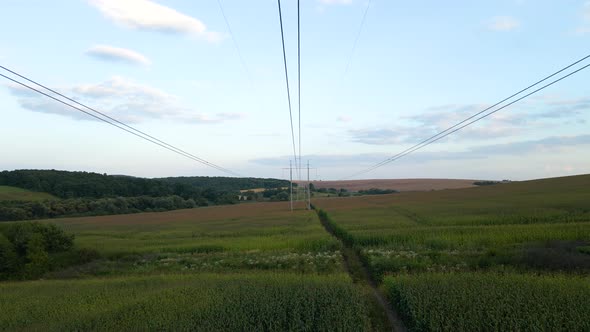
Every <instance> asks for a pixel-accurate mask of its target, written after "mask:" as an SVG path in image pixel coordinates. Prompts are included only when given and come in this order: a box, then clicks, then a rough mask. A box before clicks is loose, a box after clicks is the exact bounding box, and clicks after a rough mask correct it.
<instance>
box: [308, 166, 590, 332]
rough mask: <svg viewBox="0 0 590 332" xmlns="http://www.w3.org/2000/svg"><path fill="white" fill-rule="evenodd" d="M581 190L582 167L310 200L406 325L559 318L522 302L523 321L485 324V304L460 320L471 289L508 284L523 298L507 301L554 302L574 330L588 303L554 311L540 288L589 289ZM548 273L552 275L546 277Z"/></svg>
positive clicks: (588, 179)
mask: <svg viewBox="0 0 590 332" xmlns="http://www.w3.org/2000/svg"><path fill="white" fill-rule="evenodd" d="M588 188H590V176H588V175H583V176H574V177H566V178H556V179H546V180H538V181H527V182H516V183H510V184H499V185H494V186H486V187H479V188H469V189H459V190H444V191H435V192H425V193H402V194H395V195H383V196H373V197H357V198H346V199H318V200H316V203H315V204H316V205H317V206H318V207H319V208H322V209H324V210H325V211H327V213H328V215H329V219H330V223H331V225H332V228H334V229H335V231H336V233H337V234H338V235H339V237H341V238H342V239H343V240H344V241H345V242H346V243H347V244H348V245H349V246H351V247H352V248H354V249H355V250H356V251H357V252H358V253H359V254H360V256H361V259H362V260H363V261H364V262H365V263H366V265H367V267H368V269H369V271H370V273H371V275H372V276H373V277H374V278H375V279H376V280H377V281H384V287H385V289H386V292H387V293H388V294H389V295H390V300H391V301H392V302H393V303H396V304H397V305H398V307H399V308H398V309H399V311H400V312H404V313H406V314H405V317H406V319H407V322H406V323H407V324H408V325H409V326H411V327H413V329H414V330H419V331H422V330H448V331H452V330H453V329H452V328H451V327H452V326H456V327H460V326H463V325H461V324H463V323H465V324H471V325H464V326H465V327H464V328H458V330H488V329H491V330H497V329H501V330H506V329H507V330H512V329H517V330H518V329H521V330H522V329H524V330H527V328H525V326H529V327H530V329H533V330H534V329H535V326H553V327H555V326H557V325H551V324H560V323H559V322H561V321H562V320H556V318H555V317H553V316H551V315H549V314H548V315H545V314H544V311H542V312H538V317H537V316H535V315H534V313H535V312H536V310H537V309H531V310H532V311H531V312H529V313H527V314H526V315H529V316H530V317H529V316H526V315H525V313H522V315H524V316H523V317H522V319H523V322H521V323H522V324H524V325H504V326H503V328H498V327H494V326H495V325H486V324H488V323H489V324H492V323H491V322H492V321H494V320H501V319H502V317H504V316H502V315H504V314H503V312H502V311H491V312H488V313H486V314H487V315H489V317H488V316H485V317H484V318H482V317H483V316H482V317H480V318H481V319H480V318H474V319H475V323H474V321H469V322H467V321H466V319H467V318H466V316H465V315H464V314H463V313H462V311H461V309H459V308H460V306H461V305H465V304H469V303H476V302H477V301H478V300H479V299H483V298H480V296H481V297H485V296H490V297H492V298H493V297H494V296H495V297H502V296H506V297H510V296H512V295H511V292H512V291H514V289H520V290H521V293H520V295H519V296H521V297H522V298H521V299H517V300H514V302H510V301H508V302H507V303H510V304H511V305H513V306H515V307H517V306H521V305H523V306H526V305H527V303H528V302H527V301H529V302H531V303H535V306H534V308H540V307H547V308H556V309H555V310H557V312H556V313H555V314H563V315H564V317H570V316H571V319H574V321H573V322H570V324H574V325H564V326H575V327H578V330H580V329H579V327H581V326H584V325H583V324H582V323H583V322H582V321H581V319H585V320H586V321H587V320H589V319H590V313H589V312H588V311H587V310H586V311H585V310H582V311H579V310H578V308H577V307H579V306H582V305H584V306H586V307H590V300H588V297H585V298H584V297H577V298H576V299H575V300H572V301H574V302H572V305H576V306H577V307H576V308H562V309H557V308H558V307H557V306H556V305H555V303H558V301H559V299H556V298H555V297H554V296H553V293H551V292H549V291H548V292H542V291H541V289H542V288H543V286H542V285H545V284H547V287H548V288H553V289H554V290H555V292H558V293H559V292H560V291H561V290H563V292H566V291H576V290H579V291H580V292H582V293H584V294H586V293H587V291H588V288H587V287H586V288H583V287H582V285H583V284H585V283H587V282H588V280H587V279H584V280H579V279H578V276H579V275H585V274H587V273H588V272H590V254H588V252H590V251H588V249H587V248H588V245H589V244H590V189H588ZM440 273H442V274H440ZM555 273H557V274H559V278H558V279H559V282H555V283H552V282H551V281H547V280H549V279H547V276H551V275H553V274H555ZM507 274H508V275H510V277H507V276H506V275H507ZM469 276H470V277H469ZM521 276H522V277H521ZM429 278H430V279H429ZM511 278H512V279H511ZM518 278H520V279H518ZM513 279H518V280H519V281H518V283H515V285H516V286H514V287H513V288H506V287H504V286H505V285H507V284H508V283H510V280H513ZM470 280H471V281H473V283H475V282H476V281H477V280H482V282H483V281H485V282H488V283H489V284H490V285H491V286H490V287H492V288H493V286H492V285H497V287H498V288H497V289H496V290H492V289H490V290H489V292H490V294H487V295H486V292H487V290H485V289H483V288H482V289H481V290H478V288H477V287H476V286H474V288H473V289H471V290H470V289H469V287H463V285H464V284H465V285H466V286H469V282H470ZM529 284H530V285H531V286H530V287H528V286H527V285H529ZM534 285H536V286H534ZM521 286H522V287H521ZM494 287H495V286H494ZM535 287H536V288H535ZM535 289H536V290H535ZM414 291H416V292H418V293H419V295H416V294H418V293H414ZM447 291H448V292H454V293H446V292H447ZM447 294H448V295H447ZM564 294H565V293H564ZM408 301H410V302H411V303H408ZM575 301H578V302H575ZM490 302H493V301H492V300H490ZM448 308H451V309H448ZM453 308H457V309H456V310H455V309H453ZM482 310H483V309H482ZM514 315H516V317H519V316H520V315H521V313H519V312H518V311H516V313H515V314H514ZM568 315H570V316H568ZM576 315H581V316H576ZM525 316H526V317H525ZM478 317H479V316H478ZM552 317H553V318H552ZM443 318H444V319H443ZM527 319H528V320H529V321H526V320H527ZM535 320H536V321H535ZM533 322H536V323H534V324H533ZM537 323H538V324H540V325H535V324H537ZM440 324H443V325H444V326H443V325H440ZM474 324H475V325H474ZM477 324H479V325H477ZM580 324H582V325H580ZM586 328H587V326H586ZM547 329H549V330H550V329H552V328H547ZM541 330H543V329H541ZM582 330H583V329H582Z"/></svg>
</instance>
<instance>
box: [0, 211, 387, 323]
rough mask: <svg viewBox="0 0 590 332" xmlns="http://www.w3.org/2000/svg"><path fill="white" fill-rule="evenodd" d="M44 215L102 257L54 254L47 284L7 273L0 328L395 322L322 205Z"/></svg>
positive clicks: (1, 287)
mask: <svg viewBox="0 0 590 332" xmlns="http://www.w3.org/2000/svg"><path fill="white" fill-rule="evenodd" d="M42 222H47V223H54V224H57V225H59V226H60V227H61V228H63V229H65V230H66V231H67V232H68V233H72V234H74V235H75V240H74V243H75V246H76V247H77V248H85V249H86V250H87V251H88V252H89V255H93V259H92V260H91V261H90V262H88V263H85V264H81V265H75V266H69V267H60V266H59V264H57V263H55V264H53V262H52V264H53V265H54V266H55V268H54V269H53V271H51V272H48V273H46V274H45V275H44V276H43V279H45V280H42V281H24V282H23V281H21V282H14V281H12V282H0V312H3V313H4V314H3V315H1V316H2V317H1V318H0V326H7V327H8V329H10V330H21V329H27V330H28V329H38V328H41V327H43V329H49V330H56V331H57V330H60V331H62V330H113V329H124V330H145V329H168V330H202V331H211V330H215V331H235V330H244V329H252V330H272V331H303V330H308V331H311V330H331V329H337V330H342V331H359V330H376V331H377V330H382V329H383V326H385V325H386V324H387V323H386V322H385V321H384V318H383V316H382V314H381V313H379V312H377V308H376V306H375V303H374V299H373V297H372V295H371V294H370V291H369V290H367V288H366V287H364V286H362V285H358V284H355V283H353V281H352V279H351V278H350V277H349V276H348V274H346V271H345V269H344V264H343V260H342V254H341V249H342V248H341V244H340V242H339V241H338V240H337V239H335V238H333V237H332V236H330V234H328V233H327V232H326V231H325V230H324V229H323V227H322V226H321V224H320V222H319V220H318V219H317V216H316V214H315V213H314V212H312V211H304V210H299V211H295V212H290V211H289V210H288V206H287V205H286V204H284V203H260V204H246V205H234V206H223V207H222V206H219V207H209V208H198V209H190V210H177V211H169V212H163V213H142V214H133V215H119V216H104V217H84V218H66V219H52V220H47V221H42ZM10 224H11V223H4V224H0V230H1V229H3V228H6V227H9V226H10ZM59 258H60V257H59V256H56V258H55V259H56V262H57V259H59ZM49 322H51V323H49ZM0 329H2V328H0Z"/></svg>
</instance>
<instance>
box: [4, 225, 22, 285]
mask: <svg viewBox="0 0 590 332" xmlns="http://www.w3.org/2000/svg"><path fill="white" fill-rule="evenodd" d="M17 265H18V257H17V255H16V251H15V250H14V245H12V243H11V242H10V241H8V239H7V238H6V236H4V234H2V233H0V279H5V278H6V277H8V275H10V273H12V272H13V271H14V270H15V269H16V266H17Z"/></svg>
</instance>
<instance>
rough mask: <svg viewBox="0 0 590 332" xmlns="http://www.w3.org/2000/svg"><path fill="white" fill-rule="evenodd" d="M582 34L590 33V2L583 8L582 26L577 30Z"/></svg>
mask: <svg viewBox="0 0 590 332" xmlns="http://www.w3.org/2000/svg"><path fill="white" fill-rule="evenodd" d="M577 31H578V33H580V34H588V33H590V1H586V3H584V5H583V6H582V24H581V25H580V26H579V27H578V29H577Z"/></svg>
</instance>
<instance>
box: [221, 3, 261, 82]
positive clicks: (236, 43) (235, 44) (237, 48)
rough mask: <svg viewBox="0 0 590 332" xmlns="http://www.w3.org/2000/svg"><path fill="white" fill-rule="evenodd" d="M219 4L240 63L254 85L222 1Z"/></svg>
mask: <svg viewBox="0 0 590 332" xmlns="http://www.w3.org/2000/svg"><path fill="white" fill-rule="evenodd" d="M217 4H218V5H219V10H220V11H221V16H223V20H224V21H225V25H226V26H227V31H228V32H229V35H230V37H231V40H232V42H233V44H234V47H235V48H236V52H237V53H238V57H239V58H240V62H241V63H242V66H243V67H244V71H245V72H246V76H248V79H249V80H250V83H252V82H253V81H252V76H251V75H250V71H249V70H248V66H247V65H246V61H245V60H244V57H242V52H240V47H239V46H238V42H237V41H236V38H235V37H234V33H233V32H232V29H231V26H230V25H229V20H228V19H227V16H226V15H225V10H223V5H222V4H221V0H217Z"/></svg>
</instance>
